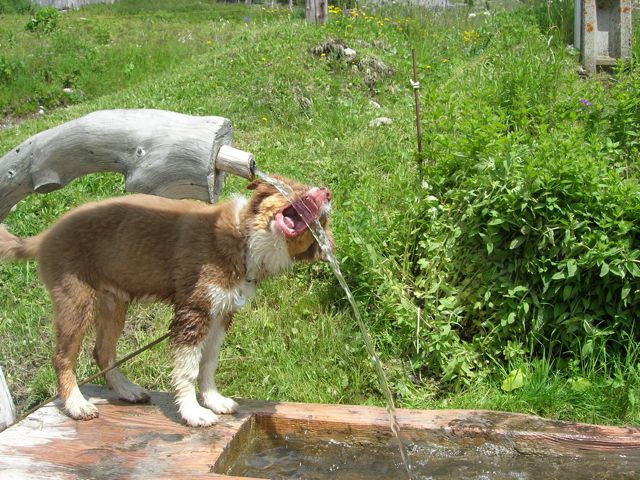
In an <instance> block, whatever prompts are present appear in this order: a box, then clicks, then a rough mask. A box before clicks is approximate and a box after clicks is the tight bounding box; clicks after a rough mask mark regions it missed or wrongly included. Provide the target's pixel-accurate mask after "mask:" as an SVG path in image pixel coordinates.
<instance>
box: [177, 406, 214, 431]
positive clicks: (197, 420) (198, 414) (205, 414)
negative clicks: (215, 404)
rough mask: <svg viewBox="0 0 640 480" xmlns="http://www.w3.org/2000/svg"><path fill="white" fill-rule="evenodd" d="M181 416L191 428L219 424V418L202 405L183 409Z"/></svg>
mask: <svg viewBox="0 0 640 480" xmlns="http://www.w3.org/2000/svg"><path fill="white" fill-rule="evenodd" d="M180 415H181V416H182V418H183V419H184V421H185V422H187V425H189V426H191V427H208V426H210V425H214V424H216V423H218V416H217V415H216V414H215V413H213V412H212V411H211V410H209V409H208V408H203V407H201V406H200V405H198V406H191V407H189V408H185V409H181V410H180Z"/></svg>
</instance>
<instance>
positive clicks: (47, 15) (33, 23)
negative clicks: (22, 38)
mask: <svg viewBox="0 0 640 480" xmlns="http://www.w3.org/2000/svg"><path fill="white" fill-rule="evenodd" d="M59 16H60V14H59V13H58V10H56V9H55V8H53V7H44V8H41V9H40V10H38V11H37V12H36V14H35V15H34V16H33V17H31V19H30V20H29V21H28V22H27V24H26V25H25V26H24V28H25V29H26V30H28V31H30V32H38V33H51V32H53V31H54V30H55V29H56V27H57V26H58V17H59Z"/></svg>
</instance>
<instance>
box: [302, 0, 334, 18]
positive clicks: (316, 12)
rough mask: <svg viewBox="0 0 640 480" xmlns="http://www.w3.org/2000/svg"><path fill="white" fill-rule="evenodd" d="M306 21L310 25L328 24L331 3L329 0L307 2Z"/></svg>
mask: <svg viewBox="0 0 640 480" xmlns="http://www.w3.org/2000/svg"><path fill="white" fill-rule="evenodd" d="M305 19H306V20H307V22H309V23H327V20H328V19H329V2H328V1H327V0H306V3H305Z"/></svg>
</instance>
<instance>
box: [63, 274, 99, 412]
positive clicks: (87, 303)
mask: <svg viewBox="0 0 640 480" xmlns="http://www.w3.org/2000/svg"><path fill="white" fill-rule="evenodd" d="M51 300H52V302H53V306H54V323H55V329H56V347H55V350H54V352H53V367H54V369H55V371H56V376H57V379H58V394H59V395H60V398H61V399H62V400H63V401H64V407H65V410H66V411H67V413H68V414H69V415H70V416H71V417H72V418H75V419H76V420H90V419H92V418H95V417H97V416H98V409H97V408H96V407H95V405H92V404H91V403H90V402H88V401H87V400H86V399H85V398H84V397H83V396H82V393H80V389H79V388H78V383H77V382H76V376H75V373H74V368H75V365H76V360H77V359H78V352H79V350H80V346H81V345H82V337H83V336H84V333H85V331H86V330H87V327H88V326H89V324H90V323H91V320H92V318H93V314H94V307H95V292H94V290H93V289H92V288H91V287H89V286H88V285H86V284H84V283H82V282H80V281H79V280H77V279H75V278H69V277H67V278H66V279H63V280H62V281H61V282H60V283H59V284H57V285H56V287H54V288H53V289H52V290H51Z"/></svg>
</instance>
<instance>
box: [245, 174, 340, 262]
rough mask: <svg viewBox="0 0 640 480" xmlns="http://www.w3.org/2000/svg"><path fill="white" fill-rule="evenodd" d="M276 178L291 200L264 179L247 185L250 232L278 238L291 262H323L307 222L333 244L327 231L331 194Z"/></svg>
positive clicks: (322, 189)
mask: <svg viewBox="0 0 640 480" xmlns="http://www.w3.org/2000/svg"><path fill="white" fill-rule="evenodd" d="M276 179H277V180H278V181H279V182H281V183H284V184H285V185H286V186H287V187H288V190H289V191H290V192H291V201H290V200H288V199H287V198H285V197H284V196H283V195H282V194H281V193H280V192H279V191H278V189H277V188H276V187H274V186H273V185H271V184H270V183H267V182H266V181H264V180H254V181H252V182H251V183H250V184H249V185H248V186H247V188H248V189H249V190H253V191H254V193H253V196H252V197H251V200H250V201H249V210H250V212H251V214H252V217H253V219H252V229H253V231H264V232H271V233H272V234H274V235H278V236H281V237H282V238H283V239H284V241H285V242H286V245H287V250H288V252H289V257H290V258H292V259H293V260H308V261H314V260H322V259H324V258H323V254H322V251H321V249H320V247H319V245H318V243H317V242H316V241H315V239H314V237H313V234H312V233H311V232H310V231H309V227H308V226H307V223H311V222H313V221H314V220H318V221H319V222H320V225H322V228H323V229H324V230H325V233H326V234H327V238H328V239H329V240H330V242H331V243H332V244H333V239H332V236H331V232H330V231H329V230H328V226H329V211H330V210H331V193H330V192H329V190H328V189H327V188H326V187H309V186H307V185H302V184H300V183H297V182H295V181H293V180H289V179H286V178H282V177H277V178H276ZM332 246H333V245H332Z"/></svg>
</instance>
